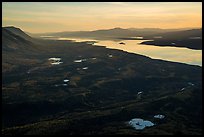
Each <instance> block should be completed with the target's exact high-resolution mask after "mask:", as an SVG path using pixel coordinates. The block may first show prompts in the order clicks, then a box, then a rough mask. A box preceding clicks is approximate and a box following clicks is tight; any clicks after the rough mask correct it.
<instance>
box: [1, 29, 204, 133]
mask: <svg viewBox="0 0 204 137" xmlns="http://www.w3.org/2000/svg"><path fill="white" fill-rule="evenodd" d="M2 34H3V35H7V37H4V36H2V38H3V43H2V50H3V51H2V58H3V59H2V69H3V70H2V115H3V117H2V126H3V127H2V134H4V135H17V134H20V135H22V134H26V135H33V134H34V135H35V134H37V135H44V134H46V135H47V134H48V135H49V134H56V135H61V134H63V135H64V134H66V135H73V134H74V135H75V134H83V135H88V134H98V135H99V134H105V135H109V134H125V135H126V134H128V135H132V134H133V135H137V134H138V135H140V134H142V135H146V134H154V135H156V134H159V135H161V134H162V135H163V134H201V131H202V129H201V128H202V127H201V125H202V120H201V119H202V68H201V67H199V66H192V65H186V64H181V63H173V62H167V61H161V60H153V59H151V58H148V57H145V56H141V55H137V54H130V53H127V52H123V51H119V50H110V49H106V48H105V47H94V46H92V45H89V44H87V43H85V42H80V43H75V42H71V41H54V40H32V41H28V40H25V41H24V42H23V41H22V39H23V38H22V37H21V36H20V35H17V34H16V35H15V34H14V33H12V30H7V31H5V32H4V33H3V32H2ZM22 42H23V43H22ZM49 58H61V62H63V63H61V64H59V65H52V64H51V61H49V60H48V59H49ZM63 80H68V82H63ZM139 92H140V93H139ZM156 114H162V115H165V118H164V119H155V118H154V115H156ZM133 118H142V119H148V120H151V121H152V122H153V123H155V125H154V126H152V127H148V128H145V129H144V130H139V131H138V130H135V129H134V128H133V127H131V126H130V125H128V121H130V120H131V119H133Z"/></svg>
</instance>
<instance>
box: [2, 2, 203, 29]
mask: <svg viewBox="0 0 204 137" xmlns="http://www.w3.org/2000/svg"><path fill="white" fill-rule="evenodd" d="M10 25H12V26H16V27H19V28H21V29H23V30H25V31H27V32H32V33H41V32H59V31H78V30H97V29H109V28H115V27H121V28H132V27H134V28H194V27H195V28H200V27H202V3H201V2H58V3H57V2H3V3H2V26H10Z"/></svg>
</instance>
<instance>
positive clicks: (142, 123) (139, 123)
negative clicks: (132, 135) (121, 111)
mask: <svg viewBox="0 0 204 137" xmlns="http://www.w3.org/2000/svg"><path fill="white" fill-rule="evenodd" d="M129 125H131V126H132V127H134V128H135V129H136V130H143V129H144V128H145V127H152V126H154V125H155V124H154V123H152V122H151V121H149V120H143V119H141V118H134V119H131V120H130V121H129Z"/></svg>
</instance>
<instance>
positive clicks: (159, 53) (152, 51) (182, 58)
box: [58, 38, 202, 66]
mask: <svg viewBox="0 0 204 137" xmlns="http://www.w3.org/2000/svg"><path fill="white" fill-rule="evenodd" d="M58 40H73V41H75V42H83V41H96V43H92V45H93V46H105V47H106V48H110V49H119V50H123V51H127V52H130V53H136V54H141V55H145V56H148V57H150V58H153V59H162V60H167V61H173V62H181V63H186V64H190V65H199V66H202V50H192V49H188V48H185V47H170V46H153V45H143V44H140V43H141V42H143V41H147V40H119V41H114V40H94V39H82V38H58ZM121 42H122V43H125V44H119V43H121Z"/></svg>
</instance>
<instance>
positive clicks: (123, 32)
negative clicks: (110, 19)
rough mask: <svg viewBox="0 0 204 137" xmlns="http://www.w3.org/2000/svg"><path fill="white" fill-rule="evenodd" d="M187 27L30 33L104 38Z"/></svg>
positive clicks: (162, 31) (164, 31)
mask: <svg viewBox="0 0 204 137" xmlns="http://www.w3.org/2000/svg"><path fill="white" fill-rule="evenodd" d="M183 30H187V29H159V28H143V29H140V28H129V29H123V28H113V29H103V30H94V31H64V32H56V33H38V34H31V35H32V36H35V37H39V36H56V37H95V38H99V37H106V38H118V37H136V36H142V37H144V36H149V35H150V36H151V35H155V34H160V33H166V32H175V31H183Z"/></svg>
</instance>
